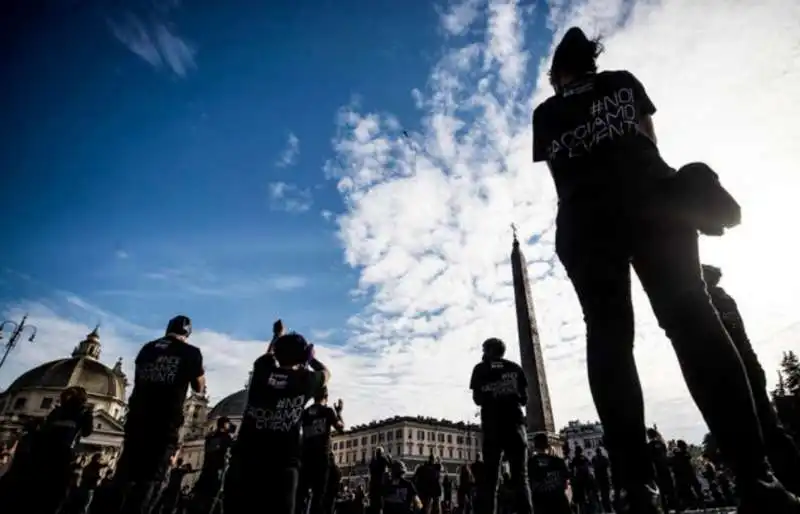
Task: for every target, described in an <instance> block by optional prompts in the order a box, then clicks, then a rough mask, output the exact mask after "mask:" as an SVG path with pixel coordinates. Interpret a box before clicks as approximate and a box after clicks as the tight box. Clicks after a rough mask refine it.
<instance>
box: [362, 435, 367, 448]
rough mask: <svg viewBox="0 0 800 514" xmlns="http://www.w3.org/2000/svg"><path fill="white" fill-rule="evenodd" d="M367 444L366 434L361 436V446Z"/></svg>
mask: <svg viewBox="0 0 800 514" xmlns="http://www.w3.org/2000/svg"><path fill="white" fill-rule="evenodd" d="M366 445H367V436H364V437H362V438H361V446H366Z"/></svg>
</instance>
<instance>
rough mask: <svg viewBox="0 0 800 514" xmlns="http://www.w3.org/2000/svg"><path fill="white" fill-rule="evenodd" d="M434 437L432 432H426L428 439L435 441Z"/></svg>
mask: <svg viewBox="0 0 800 514" xmlns="http://www.w3.org/2000/svg"><path fill="white" fill-rule="evenodd" d="M435 440H436V439H435V438H434V437H433V432H428V441H435Z"/></svg>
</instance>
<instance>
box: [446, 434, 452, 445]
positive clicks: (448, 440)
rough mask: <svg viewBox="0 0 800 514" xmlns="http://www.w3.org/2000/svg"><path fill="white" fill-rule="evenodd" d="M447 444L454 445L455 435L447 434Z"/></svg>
mask: <svg viewBox="0 0 800 514" xmlns="http://www.w3.org/2000/svg"><path fill="white" fill-rule="evenodd" d="M447 444H453V434H447Z"/></svg>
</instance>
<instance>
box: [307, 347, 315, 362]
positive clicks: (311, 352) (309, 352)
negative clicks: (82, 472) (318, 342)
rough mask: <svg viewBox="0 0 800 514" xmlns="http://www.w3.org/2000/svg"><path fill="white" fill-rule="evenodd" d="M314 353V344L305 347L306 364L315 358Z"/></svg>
mask: <svg viewBox="0 0 800 514" xmlns="http://www.w3.org/2000/svg"><path fill="white" fill-rule="evenodd" d="M315 353H316V352H315V351H314V344H313V343H309V344H308V346H306V362H311V361H313V360H314V357H315Z"/></svg>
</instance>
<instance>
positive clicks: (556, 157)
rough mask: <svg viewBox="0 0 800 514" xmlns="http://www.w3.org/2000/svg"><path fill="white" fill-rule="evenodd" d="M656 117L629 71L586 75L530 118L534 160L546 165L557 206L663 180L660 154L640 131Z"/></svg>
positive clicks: (648, 99)
mask: <svg viewBox="0 0 800 514" xmlns="http://www.w3.org/2000/svg"><path fill="white" fill-rule="evenodd" d="M655 112H656V108H655V106H654V105H653V102H652V101H651V100H650V98H649V97H648V96H647V93H646V92H645V90H644V86H642V84H641V82H639V80H638V79H637V78H636V77H634V76H633V74H632V73H630V72H628V71H604V72H602V73H598V74H596V75H590V76H588V77H587V78H586V79H584V80H582V81H580V82H578V83H576V84H574V85H572V86H571V87H570V89H569V90H567V91H565V92H562V93H559V94H556V95H554V96H552V97H550V98H548V99H547V100H545V101H544V102H543V103H542V104H540V105H539V106H538V107H537V108H536V110H535V111H534V112H533V160H534V162H541V161H547V162H548V163H549V164H550V168H551V172H552V174H553V180H554V181H555V185H556V191H557V192H558V197H559V200H560V201H561V202H562V203H564V202H566V201H568V200H570V199H572V198H573V197H575V196H576V195H580V196H584V195H585V196H592V197H596V196H597V195H598V193H602V194H613V193H616V192H620V191H624V190H628V189H629V188H631V187H633V188H634V190H635V189H636V185H637V184H641V183H646V182H647V181H648V180H649V179H648V177H650V178H655V177H663V176H667V175H668V174H669V173H671V172H672V170H669V169H668V167H666V165H665V164H664V163H663V160H662V159H661V157H660V155H659V153H658V148H657V147H656V145H655V143H654V142H653V141H651V140H650V139H649V138H648V137H647V136H646V135H644V133H643V132H642V131H641V130H640V128H639V123H640V122H641V121H642V119H643V118H644V117H645V116H649V115H652V114H654V113H655Z"/></svg>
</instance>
